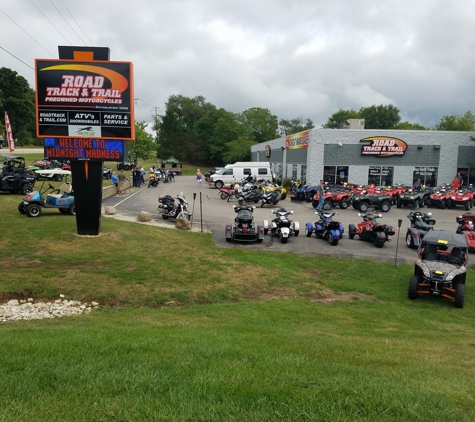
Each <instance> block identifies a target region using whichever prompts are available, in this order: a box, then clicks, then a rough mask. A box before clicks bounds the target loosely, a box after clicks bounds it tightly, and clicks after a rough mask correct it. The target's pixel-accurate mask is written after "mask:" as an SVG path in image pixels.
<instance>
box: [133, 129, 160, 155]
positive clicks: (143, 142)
mask: <svg viewBox="0 0 475 422" xmlns="http://www.w3.org/2000/svg"><path fill="white" fill-rule="evenodd" d="M147 126H148V125H147V124H146V123H145V122H135V140H133V141H130V144H129V155H130V156H133V157H134V160H135V161H137V159H138V158H140V159H142V160H147V159H148V158H150V156H151V155H152V152H153V151H155V150H156V147H155V143H154V141H153V136H152V135H150V133H148V132H147V131H146V130H145V128H146V127H147Z"/></svg>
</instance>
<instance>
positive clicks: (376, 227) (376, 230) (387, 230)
mask: <svg viewBox="0 0 475 422" xmlns="http://www.w3.org/2000/svg"><path fill="white" fill-rule="evenodd" d="M358 215H359V216H360V217H363V221H362V222H361V223H358V226H355V225H354V224H350V225H349V226H348V237H349V238H350V239H353V238H354V237H355V236H356V235H358V236H359V237H360V239H361V240H369V241H370V242H373V243H374V246H376V247H377V248H382V247H383V246H384V244H385V243H386V242H389V241H390V240H391V239H390V238H389V236H393V235H394V234H395V233H396V229H395V228H394V227H392V226H387V225H386V224H380V223H378V221H377V220H376V219H377V218H381V217H382V215H381V214H377V213H375V212H374V211H367V212H365V213H364V214H361V213H360V214H358Z"/></svg>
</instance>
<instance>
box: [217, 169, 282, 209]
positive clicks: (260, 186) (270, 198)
mask: <svg viewBox="0 0 475 422" xmlns="http://www.w3.org/2000/svg"><path fill="white" fill-rule="evenodd" d="M219 196H220V198H221V199H223V200H227V201H228V202H230V201H231V200H232V199H233V198H236V199H237V200H238V203H239V205H244V204H253V203H254V204H257V203H258V202H260V203H261V208H262V207H264V206H265V205H277V204H278V203H279V201H281V200H284V199H285V198H286V197H287V193H286V190H285V188H283V187H281V186H277V185H275V184H273V183H270V182H268V181H266V180H256V178H255V177H253V176H252V175H249V176H248V177H246V178H244V179H242V181H241V183H233V184H231V185H230V186H227V187H224V186H223V187H222V188H220V189H219Z"/></svg>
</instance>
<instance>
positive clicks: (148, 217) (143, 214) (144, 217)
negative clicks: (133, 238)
mask: <svg viewBox="0 0 475 422" xmlns="http://www.w3.org/2000/svg"><path fill="white" fill-rule="evenodd" d="M137 221H140V222H141V223H148V222H149V221H152V214H150V213H149V212H147V211H140V212H139V215H138V216H137Z"/></svg>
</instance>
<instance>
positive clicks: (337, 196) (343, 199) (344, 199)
mask: <svg viewBox="0 0 475 422" xmlns="http://www.w3.org/2000/svg"><path fill="white" fill-rule="evenodd" d="M325 202H330V204H331V206H332V207H336V206H337V205H338V206H339V207H340V208H341V209H342V210H346V209H347V208H348V206H349V205H350V202H351V196H350V194H349V193H348V192H342V191H335V190H334V191H331V190H328V191H326V192H325ZM324 209H327V208H325V207H324Z"/></svg>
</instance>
